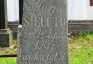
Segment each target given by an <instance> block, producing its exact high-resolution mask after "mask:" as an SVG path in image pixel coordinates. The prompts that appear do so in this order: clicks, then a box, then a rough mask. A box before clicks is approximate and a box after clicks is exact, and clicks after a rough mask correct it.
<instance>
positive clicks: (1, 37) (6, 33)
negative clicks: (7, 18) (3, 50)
mask: <svg viewBox="0 0 93 64" xmlns="http://www.w3.org/2000/svg"><path fill="white" fill-rule="evenodd" d="M12 40H13V37H12V31H11V30H10V29H9V28H8V29H0V47H9V46H10V45H11V44H12Z"/></svg>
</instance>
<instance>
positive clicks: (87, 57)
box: [0, 32, 93, 64]
mask: <svg viewBox="0 0 93 64" xmlns="http://www.w3.org/2000/svg"><path fill="white" fill-rule="evenodd" d="M68 40H69V44H68V48H69V64H93V33H90V32H88V33H79V34H77V35H73V36H69V38H68ZM0 64H16V58H0Z"/></svg>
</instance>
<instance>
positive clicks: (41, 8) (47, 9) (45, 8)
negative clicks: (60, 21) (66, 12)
mask: <svg viewBox="0 0 93 64" xmlns="http://www.w3.org/2000/svg"><path fill="white" fill-rule="evenodd" d="M43 2H44V0H38V2H33V3H32V2H29V4H25V3H24V8H25V9H26V10H29V12H32V13H33V14H35V12H37V11H38V12H42V13H40V14H44V13H48V14H49V15H50V16H52V15H53V14H54V13H55V12H57V13H61V12H62V10H63V8H64V4H62V3H61V4H58V5H56V6H54V5H52V4H49V5H48V4H42V3H43ZM31 3H32V5H31ZM34 3H35V4H34ZM29 5H30V7H29Z"/></svg>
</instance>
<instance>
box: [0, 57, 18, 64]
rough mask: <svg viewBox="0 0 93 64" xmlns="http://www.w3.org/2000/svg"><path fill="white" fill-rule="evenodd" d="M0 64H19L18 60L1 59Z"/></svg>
mask: <svg viewBox="0 0 93 64" xmlns="http://www.w3.org/2000/svg"><path fill="white" fill-rule="evenodd" d="M0 64H17V63H16V58H0Z"/></svg>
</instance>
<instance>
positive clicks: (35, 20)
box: [23, 17, 66, 27]
mask: <svg viewBox="0 0 93 64" xmlns="http://www.w3.org/2000/svg"><path fill="white" fill-rule="evenodd" d="M29 20H30V21H29ZM24 21H25V22H24V23H23V26H25V27H62V26H64V25H65V21H66V20H65V18H57V17H46V18H44V17H26V18H24Z"/></svg>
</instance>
